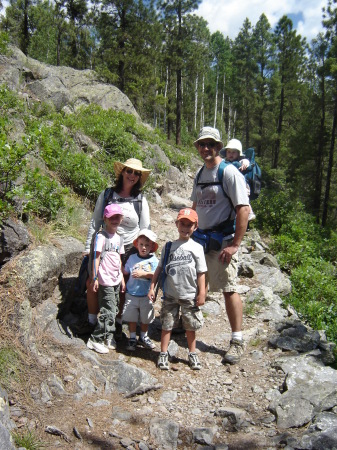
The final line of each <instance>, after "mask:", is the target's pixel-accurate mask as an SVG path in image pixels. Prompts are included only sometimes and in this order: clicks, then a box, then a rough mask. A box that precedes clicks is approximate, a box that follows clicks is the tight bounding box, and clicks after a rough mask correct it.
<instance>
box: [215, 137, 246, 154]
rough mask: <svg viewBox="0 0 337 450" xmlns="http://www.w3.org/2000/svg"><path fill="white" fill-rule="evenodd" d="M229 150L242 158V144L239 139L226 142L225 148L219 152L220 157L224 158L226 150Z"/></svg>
mask: <svg viewBox="0 0 337 450" xmlns="http://www.w3.org/2000/svg"><path fill="white" fill-rule="evenodd" d="M227 148H228V149H231V150H237V151H238V152H239V154H240V156H243V153H242V144H241V142H240V141H239V139H231V140H230V141H228V143H227V145H226V147H225V148H223V149H222V150H220V156H221V157H222V158H225V157H226V149H227Z"/></svg>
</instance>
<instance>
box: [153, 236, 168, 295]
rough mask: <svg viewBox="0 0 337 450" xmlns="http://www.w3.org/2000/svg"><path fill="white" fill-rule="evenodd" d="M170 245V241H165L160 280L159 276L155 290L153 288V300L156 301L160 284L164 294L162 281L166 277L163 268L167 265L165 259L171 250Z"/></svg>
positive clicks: (166, 259)
mask: <svg viewBox="0 0 337 450" xmlns="http://www.w3.org/2000/svg"><path fill="white" fill-rule="evenodd" d="M171 246H172V242H171V241H168V242H166V244H165V250H164V261H163V267H162V272H161V280H160V281H159V278H158V280H157V286H156V290H155V294H154V301H156V298H157V295H158V291H159V288H160V286H161V288H162V291H163V294H164V282H165V278H166V273H165V268H166V266H167V261H168V257H169V254H170V251H171Z"/></svg>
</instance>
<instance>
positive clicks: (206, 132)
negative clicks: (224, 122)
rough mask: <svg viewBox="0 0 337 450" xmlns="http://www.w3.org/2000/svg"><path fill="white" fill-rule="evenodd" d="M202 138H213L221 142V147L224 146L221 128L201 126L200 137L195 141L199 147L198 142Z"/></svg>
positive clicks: (195, 144)
mask: <svg viewBox="0 0 337 450" xmlns="http://www.w3.org/2000/svg"><path fill="white" fill-rule="evenodd" d="M202 139H213V141H215V142H219V143H220V144H221V147H223V142H222V140H221V138H220V133H219V130H217V129H216V128H212V127H203V128H201V130H200V132H199V136H198V139H197V140H196V141H194V142H193V144H194V146H195V147H196V148H198V142H199V141H201V140H202Z"/></svg>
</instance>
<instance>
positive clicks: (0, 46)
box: [0, 31, 9, 55]
mask: <svg viewBox="0 0 337 450" xmlns="http://www.w3.org/2000/svg"><path fill="white" fill-rule="evenodd" d="M8 44H9V35H8V33H6V32H4V31H1V32H0V53H1V54H2V55H7V54H8Z"/></svg>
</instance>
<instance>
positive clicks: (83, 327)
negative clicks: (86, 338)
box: [71, 319, 96, 336]
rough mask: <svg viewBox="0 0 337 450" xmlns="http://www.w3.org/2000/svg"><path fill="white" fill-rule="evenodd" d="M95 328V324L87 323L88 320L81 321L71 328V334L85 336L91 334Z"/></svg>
mask: <svg viewBox="0 0 337 450" xmlns="http://www.w3.org/2000/svg"><path fill="white" fill-rule="evenodd" d="M95 327H96V324H93V323H91V322H89V320H88V319H85V320H82V321H81V322H79V323H76V324H74V325H72V326H71V329H72V331H73V333H75V334H76V335H78V336H82V335H85V334H91V333H92V332H93V331H94V329H95Z"/></svg>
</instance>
